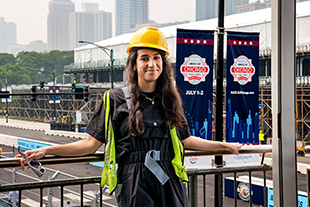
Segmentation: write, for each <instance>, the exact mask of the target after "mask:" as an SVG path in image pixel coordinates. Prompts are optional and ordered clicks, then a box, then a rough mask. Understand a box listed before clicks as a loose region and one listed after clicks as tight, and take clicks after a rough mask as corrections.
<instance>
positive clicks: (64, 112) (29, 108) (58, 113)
mask: <svg viewBox="0 0 310 207" xmlns="http://www.w3.org/2000/svg"><path fill="white" fill-rule="evenodd" d="M105 90H106V89H103V88H92V89H91V94H90V95H89V101H88V102H85V101H84V100H83V99H75V95H74V93H73V94H68V95H61V96H59V97H60V101H59V102H58V101H56V103H54V101H53V100H52V101H51V99H50V96H52V97H53V96H54V95H50V94H49V93H48V91H47V92H46V95H45V94H44V95H38V96H37V98H36V99H37V100H36V101H32V100H31V97H30V96H13V97H12V102H10V103H9V107H8V110H9V116H10V117H18V118H23V119H31V120H36V121H43V122H53V121H54V117H55V121H56V122H57V123H61V122H62V118H63V117H64V116H67V117H71V119H72V122H73V123H77V120H76V114H77V112H78V113H79V114H80V116H81V117H82V119H80V120H81V123H78V124H87V123H88V121H89V119H90V117H91V116H92V114H93V112H94V110H95V108H96V107H97V106H98V104H99V102H100V100H102V94H103V93H104V91H105ZM61 91H62V93H70V92H71V90H70V89H66V88H65V89H61ZM27 92H28V91H25V90H14V93H27ZM52 99H53V98H52ZM2 111H5V109H4V108H3V109H2Z"/></svg>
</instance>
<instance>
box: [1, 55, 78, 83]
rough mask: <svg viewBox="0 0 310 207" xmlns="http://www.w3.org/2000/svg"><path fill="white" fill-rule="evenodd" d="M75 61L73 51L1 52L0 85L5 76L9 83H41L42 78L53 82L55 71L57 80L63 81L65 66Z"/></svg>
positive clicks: (46, 81)
mask: <svg viewBox="0 0 310 207" xmlns="http://www.w3.org/2000/svg"><path fill="white" fill-rule="evenodd" d="M73 62H74V52H73V51H58V50H53V51H50V52H49V53H38V52H34V51H32V52H27V51H23V52H20V53H18V54H17V56H16V57H14V55H12V54H7V53H0V77H1V78H0V85H1V86H3V85H4V78H5V77H7V78H8V83H9V85H12V84H39V83H40V80H42V81H44V82H45V83H48V82H52V80H53V79H52V77H53V73H54V74H55V77H56V78H57V82H62V78H63V72H64V66H65V65H69V64H71V63H73ZM41 71H42V72H41ZM2 79H3V80H2Z"/></svg>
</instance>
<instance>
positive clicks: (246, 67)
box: [230, 55, 255, 85]
mask: <svg viewBox="0 0 310 207" xmlns="http://www.w3.org/2000/svg"><path fill="white" fill-rule="evenodd" d="M230 73H231V75H232V76H233V77H234V81H236V82H238V83H239V84H240V85H245V84H247V83H248V82H251V81H252V76H253V75H254V74H255V67H254V66H253V64H252V60H251V59H248V58H247V57H246V56H244V55H241V56H239V57H238V58H237V59H235V62H234V64H233V65H232V66H231V67H230Z"/></svg>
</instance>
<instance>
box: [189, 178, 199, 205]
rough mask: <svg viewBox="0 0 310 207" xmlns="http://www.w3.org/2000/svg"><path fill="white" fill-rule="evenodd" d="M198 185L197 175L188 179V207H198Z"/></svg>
mask: <svg viewBox="0 0 310 207" xmlns="http://www.w3.org/2000/svg"><path fill="white" fill-rule="evenodd" d="M197 192H198V185H197V175H193V176H190V177H189V183H188V204H189V207H197V206H198V201H197V200H198V193H197Z"/></svg>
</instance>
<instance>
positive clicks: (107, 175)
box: [101, 89, 188, 194]
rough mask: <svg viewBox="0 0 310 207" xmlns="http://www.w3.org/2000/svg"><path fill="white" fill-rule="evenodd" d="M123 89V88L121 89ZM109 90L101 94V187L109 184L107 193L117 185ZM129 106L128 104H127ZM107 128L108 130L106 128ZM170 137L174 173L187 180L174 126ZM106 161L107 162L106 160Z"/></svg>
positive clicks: (180, 143)
mask: <svg viewBox="0 0 310 207" xmlns="http://www.w3.org/2000/svg"><path fill="white" fill-rule="evenodd" d="M123 90H124V89H123ZM110 91H111V90H109V91H106V92H105V93H104V96H103V104H104V107H105V126H104V127H105V136H106V149H105V158H104V166H103V169H102V178H101V187H103V186H104V185H108V186H109V193H110V194H111V193H113V191H114V190H115V188H116V187H117V173H116V155H115V139H114V130H113V126H112V121H111V116H110ZM128 106H129V108H130V104H128ZM108 129H109V130H108ZM170 137H171V140H172V145H173V151H174V158H173V160H172V161H171V163H172V165H173V168H174V170H175V174H176V175H177V176H178V177H179V178H180V179H181V180H182V181H183V182H188V177H187V173H186V168H185V167H184V166H183V157H184V154H183V152H184V148H183V144H182V142H181V140H180V139H179V137H178V134H177V130H176V128H175V127H173V128H172V129H170ZM107 161H108V162H107Z"/></svg>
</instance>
